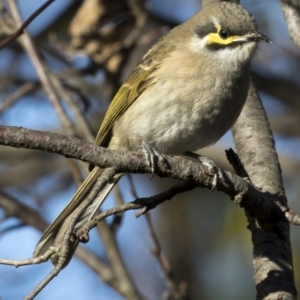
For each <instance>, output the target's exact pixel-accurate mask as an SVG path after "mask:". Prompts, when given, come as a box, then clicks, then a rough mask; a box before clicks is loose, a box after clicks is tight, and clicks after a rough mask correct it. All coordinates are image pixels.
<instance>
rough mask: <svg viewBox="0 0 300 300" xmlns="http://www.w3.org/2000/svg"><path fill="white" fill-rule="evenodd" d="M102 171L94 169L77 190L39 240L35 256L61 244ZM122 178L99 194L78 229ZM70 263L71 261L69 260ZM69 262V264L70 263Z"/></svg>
mask: <svg viewBox="0 0 300 300" xmlns="http://www.w3.org/2000/svg"><path fill="white" fill-rule="evenodd" d="M101 173H102V169H100V168H99V167H94V169H93V170H92V171H91V173H90V174H89V175H88V177H87V178H86V179H85V181H84V182H83V183H82V184H81V186H80V187H79V188H78V189H77V191H76V193H75V194H74V196H73V198H72V199H71V200H70V202H69V203H68V205H67V206H66V207H65V208H64V210H63V211H62V212H61V213H60V214H59V216H58V217H57V218H56V219H55V220H54V222H53V223H52V224H51V225H50V226H49V227H48V228H47V229H46V231H45V232H44V234H43V236H42V237H41V239H40V240H39V242H38V244H37V246H36V247H35V250H34V253H33V256H34V257H37V256H40V255H42V254H44V253H45V252H46V251H47V250H48V249H49V247H50V246H52V245H54V244H55V243H56V242H59V241H60V239H61V238H62V237H63V235H64V234H65V232H66V230H67V228H68V225H69V222H70V220H71V215H72V213H73V212H74V211H75V209H76V208H77V207H78V206H79V205H80V204H81V203H82V201H83V200H84V198H85V197H86V196H87V194H88V192H89V191H90V190H91V188H92V187H93V185H94V183H95V181H96V180H97V178H98V177H99V176H100V175H101ZM119 178H120V176H116V177H115V178H114V179H113V180H112V182H110V183H107V184H106V185H105V187H104V188H103V189H102V190H101V191H100V192H99V194H98V195H97V197H96V198H95V200H94V202H93V203H92V204H91V205H90V206H89V207H88V208H87V210H86V211H85V212H84V213H83V214H82V215H81V217H80V219H79V221H78V222H79V223H77V224H76V227H79V226H81V225H82V224H84V223H85V222H86V221H88V220H90V219H92V218H93V216H94V215H95V213H96V212H97V210H98V208H99V207H100V206H101V204H102V203H103V202H104V200H105V199H106V197H107V195H108V194H109V192H110V191H111V190H112V188H113V187H114V185H115V184H116V183H117V181H118V179H119ZM77 244H78V243H74V247H73V249H71V251H70V258H71V256H72V255H73V253H74V251H75V250H76V247H77ZM51 259H52V262H53V263H54V264H56V262H57V258H55V257H52V258H51ZM68 261H69V259H68ZM68 261H67V262H68Z"/></svg>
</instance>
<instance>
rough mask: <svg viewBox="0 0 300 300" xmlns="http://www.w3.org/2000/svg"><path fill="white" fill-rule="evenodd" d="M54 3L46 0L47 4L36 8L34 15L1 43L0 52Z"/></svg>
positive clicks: (51, 0)
mask: <svg viewBox="0 0 300 300" xmlns="http://www.w3.org/2000/svg"><path fill="white" fill-rule="evenodd" d="M54 1H55V0H48V1H47V2H45V3H44V4H43V5H42V6H41V7H40V8H38V9H37V10H36V11H35V12H34V13H32V14H31V15H30V16H29V17H28V19H27V20H26V21H24V23H23V24H22V25H21V26H20V28H19V29H18V30H17V31H16V32H15V33H13V34H12V35H10V36H8V37H7V38H5V39H4V40H3V41H1V42H0V50H1V49H3V48H4V47H6V46H8V45H9V44H10V43H12V42H13V41H14V40H15V39H17V38H18V37H19V36H20V35H21V34H22V33H23V32H24V29H25V28H26V27H27V26H28V25H29V24H30V23H31V22H32V21H33V20H34V19H35V18H36V17H37V16H38V15H40V14H41V13H42V12H43V11H44V10H45V9H46V8H47V7H48V6H49V5H50V4H51V3H52V2H54Z"/></svg>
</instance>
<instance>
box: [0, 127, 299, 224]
mask: <svg viewBox="0 0 300 300" xmlns="http://www.w3.org/2000/svg"><path fill="white" fill-rule="evenodd" d="M0 145H5V146H12V147H16V148H20V147H21V148H27V149H36V150H43V151H48V152H52V153H58V154H61V155H64V156H66V157H72V158H76V159H80V160H82V161H84V162H88V163H92V164H94V165H97V166H99V167H101V168H108V167H113V168H115V171H116V173H128V172H129V173H150V172H151V167H150V166H149V164H148V161H147V158H145V156H144V154H143V153H142V152H121V151H113V150H110V149H107V148H102V147H99V146H97V145H94V144H91V143H88V142H85V141H82V140H79V139H77V138H72V137H67V136H64V135H61V134H57V133H50V132H44V131H37V130H28V129H24V128H20V127H9V126H0ZM162 157H164V158H165V160H166V161H167V162H168V166H167V167H166V166H165V164H164V163H162V162H158V165H157V168H156V174H157V175H158V176H160V177H169V178H173V179H179V180H182V181H186V182H188V183H191V184H194V185H197V186H198V187H205V188H208V189H211V188H212V186H213V177H214V174H211V173H210V172H209V170H208V168H207V166H205V165H203V164H201V163H200V162H199V163H195V162H194V161H190V160H187V159H184V158H182V157H171V156H166V155H162ZM223 173H224V181H223V180H222V181H220V182H219V184H218V186H217V188H216V189H217V190H219V191H222V192H224V193H226V194H227V195H228V196H230V198H231V199H232V200H233V201H234V202H235V203H236V204H240V205H241V206H242V207H245V208H247V210H249V211H250V212H251V214H253V215H254V216H255V217H256V218H258V220H260V221H261V223H262V224H263V225H264V226H267V227H272V226H274V224H277V222H279V221H283V222H290V223H292V224H295V225H299V224H300V218H299V217H298V215H296V214H295V213H294V212H292V211H291V210H290V209H289V208H288V207H287V206H285V205H284V204H283V203H280V201H279V200H280V195H279V196H278V193H270V192H262V191H260V190H258V189H257V188H255V187H254V186H253V185H252V184H250V183H249V182H247V181H246V180H244V179H242V178H240V177H239V176H237V175H235V174H232V173H230V172H228V171H226V172H223Z"/></svg>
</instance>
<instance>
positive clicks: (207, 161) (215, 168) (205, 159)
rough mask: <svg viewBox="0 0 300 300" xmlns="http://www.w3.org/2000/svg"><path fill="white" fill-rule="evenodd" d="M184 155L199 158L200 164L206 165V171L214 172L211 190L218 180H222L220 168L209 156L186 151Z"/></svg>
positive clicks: (214, 187)
mask: <svg viewBox="0 0 300 300" xmlns="http://www.w3.org/2000/svg"><path fill="white" fill-rule="evenodd" d="M185 155H186V156H189V157H192V158H195V159H197V160H199V161H200V162H201V163H202V164H204V165H205V166H207V167H208V172H209V173H210V174H212V173H213V174H214V177H213V182H212V188H211V191H213V190H214V189H216V187H217V186H218V183H219V181H220V180H224V176H223V173H222V170H221V169H220V168H219V167H218V166H217V165H216V163H215V162H214V161H213V160H212V159H211V158H209V157H206V156H202V155H200V154H196V153H194V152H186V153H185Z"/></svg>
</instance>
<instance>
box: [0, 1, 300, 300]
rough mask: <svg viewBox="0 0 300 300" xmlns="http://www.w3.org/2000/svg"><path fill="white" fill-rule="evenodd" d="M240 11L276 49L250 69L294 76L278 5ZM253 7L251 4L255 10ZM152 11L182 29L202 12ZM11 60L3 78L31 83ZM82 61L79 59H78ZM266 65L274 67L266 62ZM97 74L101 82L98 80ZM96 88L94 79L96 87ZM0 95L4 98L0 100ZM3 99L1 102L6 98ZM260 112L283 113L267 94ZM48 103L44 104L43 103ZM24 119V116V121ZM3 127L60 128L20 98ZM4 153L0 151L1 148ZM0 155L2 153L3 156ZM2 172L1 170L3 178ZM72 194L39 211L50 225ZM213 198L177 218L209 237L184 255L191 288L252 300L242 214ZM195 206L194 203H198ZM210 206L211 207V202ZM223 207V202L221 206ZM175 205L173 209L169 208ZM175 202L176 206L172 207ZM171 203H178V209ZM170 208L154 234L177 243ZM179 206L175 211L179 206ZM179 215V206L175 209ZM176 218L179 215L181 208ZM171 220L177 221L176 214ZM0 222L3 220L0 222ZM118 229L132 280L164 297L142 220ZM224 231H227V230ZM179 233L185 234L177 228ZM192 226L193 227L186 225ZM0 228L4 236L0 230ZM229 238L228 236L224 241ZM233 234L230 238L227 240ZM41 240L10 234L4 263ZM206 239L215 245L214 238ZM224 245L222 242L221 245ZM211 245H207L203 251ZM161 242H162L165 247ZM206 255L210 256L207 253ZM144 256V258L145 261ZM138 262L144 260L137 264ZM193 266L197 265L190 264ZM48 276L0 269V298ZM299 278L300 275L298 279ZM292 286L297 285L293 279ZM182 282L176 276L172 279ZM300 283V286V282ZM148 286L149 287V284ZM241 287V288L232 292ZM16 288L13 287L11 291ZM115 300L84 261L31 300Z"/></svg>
mask: <svg viewBox="0 0 300 300" xmlns="http://www.w3.org/2000/svg"><path fill="white" fill-rule="evenodd" d="M71 2H72V0H64V1H55V2H54V3H53V4H52V5H50V6H49V7H48V8H47V10H46V11H45V13H43V14H42V15H40V16H39V17H38V18H36V19H35V20H34V22H33V23H32V24H31V25H29V28H28V30H29V32H30V33H31V34H32V35H33V36H35V35H37V34H38V33H39V32H40V30H42V29H43V28H44V26H47V24H49V23H51V20H52V19H53V18H55V17H56V16H57V12H59V11H61V10H63V9H64V8H65V7H67V6H68V5H69V3H71ZM241 3H242V4H243V5H244V6H245V7H246V8H247V9H248V10H249V11H250V12H251V13H252V14H253V15H254V16H255V17H256V18H257V20H258V27H259V28H263V32H264V33H265V34H267V35H268V36H269V37H270V38H271V39H272V40H273V44H272V45H269V44H266V45H260V51H259V52H258V54H257V56H256V57H255V59H254V66H255V69H256V70H258V71H260V72H264V70H265V68H267V69H268V72H271V73H274V74H276V73H278V74H286V76H287V77H288V76H292V74H293V73H292V71H293V66H291V65H290V63H289V61H288V57H286V56H282V55H281V54H282V53H283V51H284V49H283V48H284V47H282V45H283V44H284V45H285V47H288V48H289V49H290V52H291V53H293V52H296V51H298V49H297V48H296V47H295V46H293V44H292V42H291V41H290V40H289V38H288V34H287V29H286V25H285V22H284V19H283V15H282V13H281V11H280V6H279V4H278V1H271V0H264V1H250V0H249V1H241ZM253 3H255V4H253ZM40 4H41V1H40V0H27V1H24V0H23V1H19V5H20V9H21V12H22V16H23V19H26V18H27V17H28V16H29V15H30V14H31V13H32V12H33V11H34V10H35V9H37V8H38V7H39V6H40ZM150 4H151V5H150V6H149V7H150V9H151V10H152V11H153V12H154V13H155V14H158V15H167V16H168V18H170V19H171V20H173V21H176V22H183V21H184V20H186V19H187V18H189V17H190V16H192V15H193V14H194V13H195V12H196V11H197V10H198V9H199V8H200V5H199V2H198V1H196V0H188V1H187V0H182V1H179V0H176V1H174V0H164V1H161V0H152V1H150ZM12 55H13V54H12V53H11V51H10V50H9V49H5V50H2V51H1V52H0V57H1V58H0V73H2V74H5V72H6V71H7V70H8V69H9V68H10V67H11V64H16V63H17V64H18V72H19V76H20V77H24V78H32V79H36V78H37V77H36V73H35V70H34V68H33V67H32V65H31V64H30V63H29V62H28V60H27V58H26V57H22V58H21V59H19V60H18V61H17V62H14V60H13V56H12ZM81 59H82V60H84V58H81ZM81 59H80V58H76V59H74V61H73V63H74V64H79V65H80V64H81V63H84V62H83V61H82V60H81ZM270 60H272V61H271V62H270ZM51 67H52V68H53V70H56V69H57V70H58V69H59V68H61V66H60V65H59V64H55V63H53V65H51ZM100 77H101V74H98V77H97V76H96V78H100ZM93 80H95V78H94V79H93ZM1 94H2V93H1ZM1 94H0V97H3V98H4V97H5V96H6V95H5V94H2V95H1ZM261 97H262V99H263V103H264V106H265V108H266V110H267V112H268V114H274V115H276V114H277V115H278V116H280V114H281V113H282V109H283V106H282V105H281V104H280V103H279V102H278V101H277V100H276V99H273V98H271V97H270V96H268V95H266V94H261ZM44 98H45V99H46V97H44ZM0 102H1V98H0ZM24 112H25V113H24ZM0 123H1V124H2V125H12V126H23V127H27V128H30V129H38V130H53V131H54V130H55V129H56V128H58V119H57V117H56V114H55V112H54V111H53V110H52V107H51V105H50V104H49V103H48V101H39V102H38V101H36V99H34V98H32V97H24V98H23V99H22V100H21V101H19V102H17V103H16V104H15V105H14V106H12V107H11V108H10V109H9V110H7V111H6V112H5V114H3V115H0ZM275 139H276V148H277V150H278V152H279V155H280V157H281V155H282V156H288V157H292V158H295V159H297V160H299V159H300V153H299V146H300V141H299V139H298V138H286V137H282V136H279V135H276V136H275ZM213 147H222V148H224V149H225V148H229V147H233V142H232V138H231V133H228V134H226V136H225V137H223V138H222V139H221V140H220V141H219V142H218V143H217V145H215V146H213ZM0 151H1V148H0ZM0 155H1V152H0ZM1 168H2V166H1V163H0V170H1ZM298 181H299V176H295V177H294V179H293V180H289V181H287V182H286V192H287V195H288V197H289V199H290V201H291V202H290V203H291V206H292V208H293V209H294V210H296V211H300V205H299V201H298V196H299V191H298V189H296V188H295V186H297V185H298ZM134 182H135V187H136V189H137V192H138V195H139V196H143V197H145V196H147V195H148V196H150V195H153V193H154V192H155V191H158V190H159V186H160V182H159V181H158V180H157V179H154V180H153V181H152V182H150V184H149V176H134ZM56 184H57V177H56V176H53V177H51V178H49V177H45V178H41V179H40V180H38V182H34V183H32V184H31V188H32V189H34V190H35V194H36V195H39V196H42V195H43V192H44V191H45V190H47V189H51V186H55V185H56ZM120 187H121V191H122V193H123V196H124V199H125V200H126V201H131V200H133V197H132V195H131V194H130V192H129V189H130V187H129V184H128V179H127V178H126V177H124V178H123V179H122V180H121V182H120ZM75 190H76V187H75V185H73V186H72V187H71V188H70V189H68V190H67V191H62V192H60V193H56V194H55V197H54V199H52V201H51V204H50V203H49V205H46V207H44V209H45V211H46V212H47V213H46V214H44V216H45V218H46V219H47V221H49V222H50V221H52V220H53V219H54V218H55V217H56V216H57V215H58V213H59V212H60V211H61V210H62V209H63V207H64V206H65V204H66V202H67V201H68V199H70V198H71V197H72V195H73V193H74V191H75ZM10 192H12V193H15V195H16V197H18V198H19V199H21V200H22V202H24V203H26V204H28V205H31V195H30V194H29V193H27V192H26V191H25V192H24V193H22V194H20V191H13V190H10ZM212 194H214V196H213V198H212V196H211V194H210V193H209V192H208V191H201V198H203V201H199V199H198V197H199V196H198V195H199V190H195V191H193V192H190V193H188V194H187V196H186V197H187V198H188V199H189V200H188V204H187V206H186V207H185V208H184V211H182V212H181V213H182V214H186V215H188V217H189V219H190V220H191V224H193V220H194V221H195V224H196V223H197V224H198V222H199V219H200V220H201V226H202V229H201V230H202V231H204V232H205V234H207V236H209V237H210V240H206V238H205V234H203V235H202V236H200V237H199V240H198V241H197V247H196V248H195V249H188V250H186V253H190V255H191V260H190V263H191V264H195V265H196V266H197V267H195V274H194V276H195V278H196V279H195V281H199V283H201V289H203V294H205V295H206V297H205V299H211V300H214V299H225V300H226V299H231V300H234V299H241V298H240V295H241V294H243V295H244V296H245V298H244V299H245V300H247V299H254V297H255V286H254V282H253V280H252V277H253V269H252V253H251V252H252V249H251V241H250V233H249V232H248V231H247V230H246V220H245V217H244V214H243V211H242V210H241V209H240V208H239V207H238V206H234V205H232V203H230V201H228V199H227V197H226V196H225V195H222V194H220V193H212ZM197 199H198V201H197ZM208 199H210V200H208ZM225 199H226V200H225ZM172 202H173V201H172ZM177 202H179V201H177ZM177 202H176V203H177ZM113 204H114V203H113V196H110V197H109V200H108V201H106V202H105V205H104V208H108V207H111V206H112V205H113ZM170 205H171V204H169V203H166V204H164V205H163V207H160V208H158V209H156V210H155V211H154V212H153V213H152V214H151V215H152V218H153V223H154V224H155V227H156V229H157V230H158V231H159V232H160V234H161V236H162V237H164V232H168V234H169V235H171V236H172V235H176V234H177V228H176V227H174V226H173V227H169V226H168V223H163V221H162V218H161V214H163V213H164V210H167V209H168V208H169V207H170ZM180 205H181V204H179V203H178V206H180ZM217 205H218V210H219V215H218V219H217V220H216V219H212V218H211V217H210V216H211V215H212V214H213V213H214V211H215V208H216V206H217ZM180 207H181V206H180ZM178 211H180V208H178ZM174 215H176V216H177V214H176V213H174ZM0 216H1V215H0ZM2 217H4V215H3V214H2ZM17 222H18V221H17V220H15V219H9V220H5V222H2V224H0V225H1V227H0V231H1V230H3V229H5V228H8V227H9V226H12V225H15V224H17ZM212 223H217V226H216V227H214V228H212V227H211V224H212ZM122 224H123V225H122V226H121V228H120V230H119V231H118V234H117V238H118V242H119V245H120V248H121V251H122V253H124V260H125V262H126V263H127V264H128V265H129V266H130V272H131V273H132V274H139V275H138V276H137V277H135V281H136V283H137V286H141V287H143V288H142V289H143V291H144V293H145V294H147V296H148V297H149V299H151V300H152V299H153V300H156V299H158V298H157V297H158V295H160V294H161V293H162V291H163V290H164V285H163V281H162V278H161V276H162V275H161V271H160V269H159V265H158V264H157V262H156V261H155V259H154V257H153V256H152V255H151V254H150V250H149V249H150V248H151V245H152V241H151V239H150V236H149V230H148V228H147V226H146V221H145V219H144V218H143V217H142V218H139V219H136V218H135V216H134V212H127V213H126V214H124V217H123V221H122ZM224 224H226V226H225V225H224ZM178 226H182V224H180V222H178ZM190 226H191V225H190ZM1 228H2V229H1ZM190 230H194V231H195V235H196V236H197V233H196V231H197V228H193V227H192V226H191V227H190ZM229 232H230V233H229ZM232 232H233V233H232ZM93 235H95V232H94V233H93V232H92V233H91V240H90V242H89V243H88V244H87V245H86V246H87V247H88V248H90V249H95V248H97V249H98V250H97V251H98V252H97V253H98V254H99V256H103V255H105V252H104V249H103V247H102V245H101V243H99V239H97V238H93ZM40 236H41V233H40V232H38V231H37V230H36V229H33V228H30V227H23V228H21V229H18V230H13V231H10V232H9V233H7V234H3V235H0V243H1V247H0V257H1V258H6V259H25V258H28V257H31V256H32V252H33V250H34V246H35V244H36V243H37V241H38V239H39V238H40ZM211 237H215V238H212V239H211ZM225 240H226V241H225ZM206 241H207V243H209V245H206ZM164 242H165V241H162V243H163V244H164ZM292 244H293V250H294V253H297V250H299V247H300V246H299V244H300V239H299V231H298V230H297V228H292ZM206 248H207V249H210V250H206ZM199 249H201V251H203V253H204V255H205V259H204V260H203V259H202V260H201V259H199V261H198V260H197V259H195V256H194V254H195V252H196V251H199ZM164 251H165V253H166V255H167V256H169V257H172V248H171V247H169V246H168V245H166V247H165V248H164ZM144 256H145V257H146V258H144ZM142 258H143V259H142ZM192 258H194V260H193V259H192ZM297 262H298V256H296V257H295V269H297V270H298V267H297V266H298V265H297ZM51 269H52V265H51V263H50V262H48V263H46V264H42V265H36V266H26V267H20V268H18V269H15V268H13V267H10V266H0V298H1V300H7V299H22V298H23V297H24V296H25V295H27V294H28V293H29V292H30V291H31V290H32V289H33V288H34V287H35V286H36V285H37V283H38V282H39V281H40V280H41V279H42V278H43V276H46V275H47V274H48V272H49V271H50V270H51ZM296 272H297V274H298V271H296ZM297 274H296V279H297V280H298V275H297ZM177 276H178V278H180V274H177ZM298 281H299V280H298ZM149 282H151V283H153V284H151V285H150V284H148V283H149ZM237 282H238V284H236V283H237ZM16 283H17V285H16ZM70 297H71V299H73V300H77V299H113V300H121V299H123V298H122V297H120V296H119V295H118V294H117V293H116V292H115V291H113V290H112V289H111V288H110V287H108V286H107V285H106V284H104V283H102V281H101V280H99V278H98V277H97V276H95V274H93V273H92V272H91V271H90V270H89V269H88V268H87V267H86V266H85V265H84V264H83V263H82V262H81V261H79V260H78V259H76V258H75V259H73V260H72V261H71V263H70V265H69V266H68V267H67V268H66V269H64V270H63V271H62V272H61V274H59V276H58V277H56V278H55V279H54V280H53V281H52V282H50V284H49V285H48V286H47V287H46V288H45V289H44V290H43V291H42V292H41V294H40V295H39V296H38V297H37V298H36V299H45V300H48V299H57V300H60V299H70Z"/></svg>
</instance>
